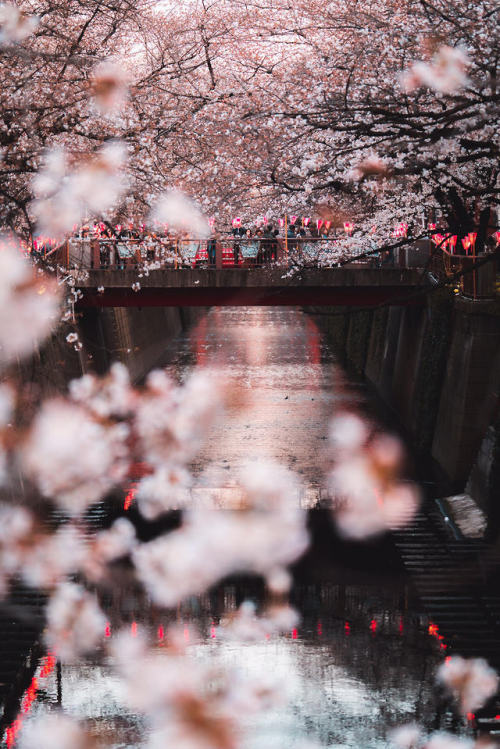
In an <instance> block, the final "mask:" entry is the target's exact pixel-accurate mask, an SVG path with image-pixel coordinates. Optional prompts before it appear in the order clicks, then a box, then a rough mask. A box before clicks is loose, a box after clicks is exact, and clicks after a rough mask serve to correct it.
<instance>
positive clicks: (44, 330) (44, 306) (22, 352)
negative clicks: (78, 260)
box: [0, 240, 59, 364]
mask: <svg viewBox="0 0 500 749" xmlns="http://www.w3.org/2000/svg"><path fill="white" fill-rule="evenodd" d="M58 310H59V294H58V292H57V284H56V282H55V280H54V279H52V278H47V277H46V276H43V275H37V274H36V273H35V271H34V269H33V266H32V265H31V263H29V262H28V261H27V260H25V259H24V257H23V256H22V254H21V251H20V249H18V248H14V247H12V246H10V245H7V244H5V243H3V242H2V241H1V240H0V364H6V363H8V362H9V361H10V360H11V359H12V358H13V357H15V356H26V355H27V354H29V353H30V352H31V351H32V350H33V349H34V348H36V346H37V345H38V343H40V342H41V341H42V340H44V339H45V338H46V337H47V336H48V335H49V334H50V332H51V330H52V329H53V327H54V326H55V325H56V323H57V320H58Z"/></svg>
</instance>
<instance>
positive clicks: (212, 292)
mask: <svg viewBox="0 0 500 749" xmlns="http://www.w3.org/2000/svg"><path fill="white" fill-rule="evenodd" d="M136 283H139V284H140V289H139V290H137V291H134V289H133V288H132V286H133V284H136ZM424 283H425V281H424V280H423V278H422V271H419V270H416V269H400V268H367V267H350V268H346V267H343V268H326V269H316V268H308V269H301V270H300V271H294V272H293V273H292V272H291V271H287V270H286V269H284V268H260V269H255V270H243V269H239V268H227V269H224V270H209V269H192V270H191V269H182V270H174V269H168V270H165V269H162V270H153V271H150V272H149V274H148V275H147V276H146V275H144V274H142V276H141V275H140V273H139V272H138V271H134V270H123V271H119V270H91V271H89V272H88V278H86V279H85V280H78V281H77V287H78V288H80V289H81V290H82V291H83V298H82V299H81V300H80V302H79V306H98V307H132V306H133V307H177V306H191V307H196V306H212V305H217V306H242V305H244V306H247V305H265V306H269V305H287V306H289V305H292V306H295V305H322V306H323V305H332V306H344V305H345V306H357V307H360V306H375V305H378V304H382V303H387V302H393V303H394V304H419V303H421V301H422V295H420V296H418V295H415V291H416V290H417V289H419V288H422V286H423V284H424ZM99 289H101V291H99ZM102 289H104V290H102Z"/></svg>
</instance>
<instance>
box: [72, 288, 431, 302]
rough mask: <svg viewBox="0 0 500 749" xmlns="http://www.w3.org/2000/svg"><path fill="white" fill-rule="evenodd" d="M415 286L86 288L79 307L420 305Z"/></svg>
mask: <svg viewBox="0 0 500 749" xmlns="http://www.w3.org/2000/svg"><path fill="white" fill-rule="evenodd" d="M415 291H416V289H415V288H412V287H406V288H401V287H396V288H395V287H384V286H380V287H376V288H361V289H360V288H343V289H342V288H328V287H325V286H308V287H292V288H290V287H284V288H279V287H276V286H268V287H252V288H248V287H247V288H245V287H239V288H238V287H229V288H227V287H226V288H199V289H198V288H168V289H158V288H145V289H140V290H139V291H137V292H134V291H132V289H105V290H104V291H103V292H100V293H99V292H98V291H97V290H96V289H85V290H84V296H83V298H82V299H81V300H80V302H79V304H78V306H80V307H212V306H217V307H242V306H244V307H247V306H266V307H269V306H304V305H316V306H332V307H335V306H339V307H344V306H345V307H351V306H354V307H374V306H377V305H379V304H391V303H392V304H398V305H409V304H412V305H414V304H421V303H422V299H423V295H419V296H415V295H414V292H415Z"/></svg>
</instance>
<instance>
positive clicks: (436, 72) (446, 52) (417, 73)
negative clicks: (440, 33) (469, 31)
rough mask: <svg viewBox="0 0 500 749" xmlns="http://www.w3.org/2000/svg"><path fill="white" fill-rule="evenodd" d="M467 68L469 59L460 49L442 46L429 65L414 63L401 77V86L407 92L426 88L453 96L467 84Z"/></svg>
mask: <svg viewBox="0 0 500 749" xmlns="http://www.w3.org/2000/svg"><path fill="white" fill-rule="evenodd" d="M468 66H469V59H468V57H467V54H466V53H465V52H464V51H463V50H462V49H460V48H459V47H448V46H447V45H444V46H442V47H440V48H439V50H438V51H437V53H436V54H435V55H434V57H433V58H432V62H431V63H426V62H416V63H415V64H414V65H412V67H411V68H410V69H409V70H408V71H407V72H406V73H405V74H404V75H403V79H402V82H403V86H404V88H405V90H406V91H408V92H411V91H415V89H417V88H420V86H428V87H429V88H431V89H433V90H434V91H437V92H439V93H442V94H453V93H455V92H456V91H458V90H460V89H461V88H463V87H464V86H466V85H467V84H468V78H467V75H466V70H467V67H468Z"/></svg>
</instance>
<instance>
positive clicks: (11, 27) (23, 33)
mask: <svg viewBox="0 0 500 749" xmlns="http://www.w3.org/2000/svg"><path fill="white" fill-rule="evenodd" d="M37 26H38V18H36V16H27V15H25V14H24V13H23V12H22V11H21V10H19V8H18V7H17V6H16V5H11V4H10V3H2V4H1V5H0V45H2V44H13V43H15V42H22V41H23V40H24V39H26V37H28V36H30V34H32V33H33V31H34V30H35V29H36V27H37Z"/></svg>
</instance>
